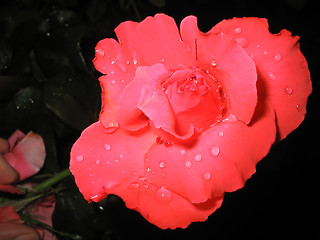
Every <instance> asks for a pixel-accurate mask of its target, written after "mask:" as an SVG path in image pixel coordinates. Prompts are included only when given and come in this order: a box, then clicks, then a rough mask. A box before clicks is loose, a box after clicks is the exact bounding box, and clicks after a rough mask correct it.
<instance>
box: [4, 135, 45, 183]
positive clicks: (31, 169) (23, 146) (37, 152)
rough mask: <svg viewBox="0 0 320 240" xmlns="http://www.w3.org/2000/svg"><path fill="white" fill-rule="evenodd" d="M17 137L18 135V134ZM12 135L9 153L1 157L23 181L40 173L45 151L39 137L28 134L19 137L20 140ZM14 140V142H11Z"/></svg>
mask: <svg viewBox="0 0 320 240" xmlns="http://www.w3.org/2000/svg"><path fill="white" fill-rule="evenodd" d="M18 135H19V134H18ZM16 136H17V134H15V133H14V134H13V135H12V138H11V137H10V138H9V140H8V141H9V143H10V149H12V150H11V151H10V152H8V153H6V154H4V155H3V156H4V157H5V159H6V160H7V161H8V163H9V164H10V165H11V166H12V167H13V168H14V169H15V170H17V171H18V173H19V175H20V178H19V180H20V181H21V180H24V179H26V178H28V177H31V176H33V175H34V174H36V173H37V172H39V171H40V169H41V168H42V166H43V164H44V160H45V158H46V149H45V146H44V142H43V140H42V138H41V136H40V135H38V134H35V133H33V132H29V133H28V134H27V135H26V136H24V135H20V137H22V139H20V138H16ZM12 139H15V141H12Z"/></svg>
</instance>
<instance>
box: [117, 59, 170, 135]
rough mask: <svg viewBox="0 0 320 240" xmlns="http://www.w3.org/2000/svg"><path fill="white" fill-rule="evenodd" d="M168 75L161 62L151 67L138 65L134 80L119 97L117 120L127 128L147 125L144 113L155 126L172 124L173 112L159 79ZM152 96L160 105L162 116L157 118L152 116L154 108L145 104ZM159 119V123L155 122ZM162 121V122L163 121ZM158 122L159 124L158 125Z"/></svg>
mask: <svg viewBox="0 0 320 240" xmlns="http://www.w3.org/2000/svg"><path fill="white" fill-rule="evenodd" d="M167 76H168V71H167V69H166V68H165V67H164V66H163V65H162V64H156V65H154V66H151V67H139V68H138V69H137V72H136V76H135V78H134V80H132V81H131V82H130V84H129V85H128V86H127V87H126V88H125V90H124V92H123V93H122V96H121V99H120V108H119V114H118V117H119V121H120V124H121V126H122V127H124V128H126V129H129V130H137V129H140V128H142V127H145V126H147V125H148V119H147V117H146V116H145V115H144V114H146V115H147V116H148V117H149V118H150V120H151V121H152V122H153V124H155V125H156V127H160V126H162V125H163V124H164V125H166V126H167V125H173V124H174V119H173V113H172V111H171V109H170V105H169V102H168V99H167V98H166V95H165V93H164V92H163V91H162V87H161V85H160V82H161V80H163V79H164V78H165V77H167ZM152 98H156V101H158V102H159V103H160V104H161V105H162V108H161V109H157V111H159V110H160V111H161V113H162V114H165V115H164V116H160V119H159V118H155V119H154V118H153V117H157V116H154V112H152V111H154V110H156V109H155V108H153V109H149V111H148V110H145V111H144V110H143V109H144V108H148V107H147V106H146V104H147V103H148V101H150V100H151V99H152ZM153 102H154V101H153ZM157 120H158V121H160V122H159V123H158V122H157ZM163 121H164V122H163ZM158 124H159V125H160V126H158Z"/></svg>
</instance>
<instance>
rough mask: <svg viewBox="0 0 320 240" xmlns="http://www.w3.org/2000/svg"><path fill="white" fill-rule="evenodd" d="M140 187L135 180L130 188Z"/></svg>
mask: <svg viewBox="0 0 320 240" xmlns="http://www.w3.org/2000/svg"><path fill="white" fill-rule="evenodd" d="M139 187H140V184H139V183H137V182H134V183H131V184H130V185H129V187H128V188H129V189H138V188H139Z"/></svg>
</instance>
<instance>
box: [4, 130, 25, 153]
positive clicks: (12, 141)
mask: <svg viewBox="0 0 320 240" xmlns="http://www.w3.org/2000/svg"><path fill="white" fill-rule="evenodd" d="M25 136H26V135H25V134H24V133H23V132H21V131H20V130H19V129H17V130H16V131H15V132H14V133H13V134H12V135H11V136H10V137H9V139H8V142H9V146H10V148H9V152H10V151H12V150H13V148H14V147H15V146H16V144H17V143H18V142H19V141H20V140H22V139H23V138H24V137H25Z"/></svg>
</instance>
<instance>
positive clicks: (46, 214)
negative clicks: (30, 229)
mask: <svg viewBox="0 0 320 240" xmlns="http://www.w3.org/2000/svg"><path fill="white" fill-rule="evenodd" d="M55 201H56V200H55V197H54V195H49V196H47V197H46V198H43V199H41V200H40V201H38V202H37V203H36V204H33V205H31V206H29V207H28V208H27V210H26V212H27V213H28V214H29V215H31V216H34V217H35V218H36V219H37V220H39V221H41V222H42V223H45V224H47V225H49V226H50V227H52V214H53V211H54V208H55ZM36 230H37V231H38V233H39V235H40V236H41V239H45V240H56V239H57V238H56V237H55V235H53V234H52V233H51V232H50V231H48V230H46V229H44V228H42V227H37V228H36Z"/></svg>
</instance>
